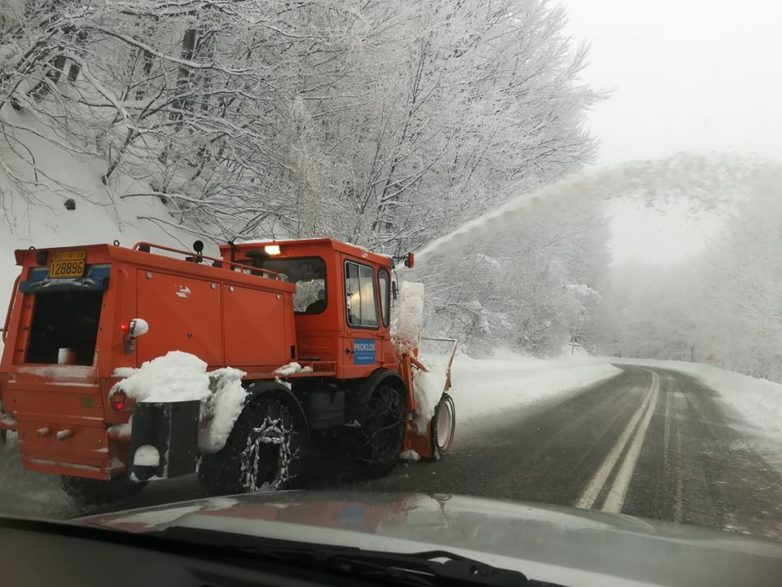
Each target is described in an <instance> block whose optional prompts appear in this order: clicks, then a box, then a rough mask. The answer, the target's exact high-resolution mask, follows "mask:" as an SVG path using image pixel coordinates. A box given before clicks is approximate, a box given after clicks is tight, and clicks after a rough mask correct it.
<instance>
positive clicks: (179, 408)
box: [129, 401, 201, 481]
mask: <svg viewBox="0 0 782 587" xmlns="http://www.w3.org/2000/svg"><path fill="white" fill-rule="evenodd" d="M200 409H201V402H200V401H187V402H171V403H138V404H136V406H135V407H134V408H133V428H132V431H131V437H130V463H129V465H130V466H129V469H130V471H131V479H133V480H136V481H147V480H149V479H151V478H153V477H154V478H159V479H166V478H171V477H178V476H180V475H188V474H190V473H195V472H196V465H197V462H198V456H199V451H198V419H199V414H200ZM139 449H141V450H139ZM155 453H156V454H155ZM136 461H138V463H139V464H136ZM155 461H157V462H155Z"/></svg>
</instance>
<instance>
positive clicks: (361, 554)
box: [153, 526, 528, 587]
mask: <svg viewBox="0 0 782 587" xmlns="http://www.w3.org/2000/svg"><path fill="white" fill-rule="evenodd" d="M153 534H154V535H156V536H158V537H160V538H163V539H165V540H171V541H176V542H178V543H187V544H188V545H192V546H196V545H197V546H201V547H207V548H208V549H209V552H210V553H211V554H212V555H213V556H219V555H220V554H221V553H222V554H231V555H236V554H242V555H250V556H252V557H256V558H262V559H267V560H269V559H271V560H275V561H278V562H285V563H296V564H303V565H306V566H309V567H314V568H318V569H323V570H329V571H332V572H337V573H341V574H346V575H352V576H360V577H362V578H365V579H372V580H374V581H382V582H386V583H392V584H397V585H399V584H401V585H422V586H424V585H491V586H496V587H506V586H507V587H510V586H516V585H526V584H527V583H528V580H527V577H526V576H525V575H524V574H522V573H520V572H518V571H513V570H508V569H500V568H497V567H493V566H491V565H488V564H486V563H483V562H480V561H476V560H473V559H470V558H467V557H463V556H461V555H458V554H454V553H452V552H448V551H445V550H431V551H425V552H417V553H412V554H406V553H402V554H398V553H389V552H380V551H372V550H362V549H359V548H354V547H346V546H331V545H320V544H312V543H308V542H296V541H292V540H281V539H276V538H265V537H255V536H245V535H242V534H234V533H230V532H222V531H215V530H203V529H199V528H183V527H177V526H172V527H169V528H167V529H165V530H163V531H161V532H156V533H153Z"/></svg>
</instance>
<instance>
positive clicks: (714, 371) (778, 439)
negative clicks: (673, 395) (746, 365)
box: [605, 357, 782, 470]
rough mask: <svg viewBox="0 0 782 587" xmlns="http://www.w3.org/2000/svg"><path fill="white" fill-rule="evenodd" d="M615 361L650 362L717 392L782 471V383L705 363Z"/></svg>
mask: <svg viewBox="0 0 782 587" xmlns="http://www.w3.org/2000/svg"><path fill="white" fill-rule="evenodd" d="M605 360H607V361H611V362H612V363H615V364H632V365H646V366H649V367H660V368H662V369H671V370H673V371H679V372H681V373H686V374H688V375H692V376H694V377H697V378H698V379H700V380H701V381H702V382H703V383H704V384H705V385H706V386H708V387H710V388H711V389H713V390H714V391H716V392H717V393H718V394H719V396H720V400H721V401H722V402H723V403H724V404H725V405H726V406H728V408H730V409H731V410H733V411H734V412H735V413H737V414H738V415H739V417H740V418H741V420H742V421H741V422H736V423H734V427H736V428H737V429H740V430H741V432H742V433H743V435H744V436H745V437H746V438H747V439H748V440H747V441H748V442H751V441H752V440H753V439H754V440H756V441H757V442H756V443H753V448H756V449H758V450H760V452H762V453H763V454H764V456H766V458H768V459H769V461H770V462H771V463H772V464H773V465H774V466H776V467H777V468H778V469H780V470H782V384H779V383H774V382H773V381H768V380H766V379H758V378H756V377H750V376H749V375H742V374H741V373H736V372H735V371H728V370H726V369H720V368H719V367H714V366H712V365H706V364H703V363H689V362H685V361H661V360H654V359H626V358H616V357H612V358H606V359H605Z"/></svg>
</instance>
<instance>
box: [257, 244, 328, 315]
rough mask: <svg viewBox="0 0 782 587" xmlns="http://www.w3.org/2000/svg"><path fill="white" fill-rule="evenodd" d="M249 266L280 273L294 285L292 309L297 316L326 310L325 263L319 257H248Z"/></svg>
mask: <svg viewBox="0 0 782 587" xmlns="http://www.w3.org/2000/svg"><path fill="white" fill-rule="evenodd" d="M249 257H250V265H252V266H254V267H259V268H260V269H268V270H269V271H276V272H277V273H282V274H283V275H285V277H286V278H287V279H288V281H289V282H290V283H293V284H295V285H296V293H294V294H293V308H294V310H295V311H296V313H297V314H320V313H321V312H323V311H325V309H326V299H327V298H326V262H325V261H324V260H323V259H321V258H320V257H287V258H282V257H271V258H270V257H268V256H261V255H254V256H253V255H250V256H249Z"/></svg>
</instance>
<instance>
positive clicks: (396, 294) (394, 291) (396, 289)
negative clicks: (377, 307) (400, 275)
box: [391, 281, 399, 300]
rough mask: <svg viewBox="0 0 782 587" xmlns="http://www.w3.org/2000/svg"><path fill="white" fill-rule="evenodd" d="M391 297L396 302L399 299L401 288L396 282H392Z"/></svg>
mask: <svg viewBox="0 0 782 587" xmlns="http://www.w3.org/2000/svg"><path fill="white" fill-rule="evenodd" d="M391 297H392V298H393V299H394V300H398V299H399V286H398V285H397V284H396V281H392V282H391Z"/></svg>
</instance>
